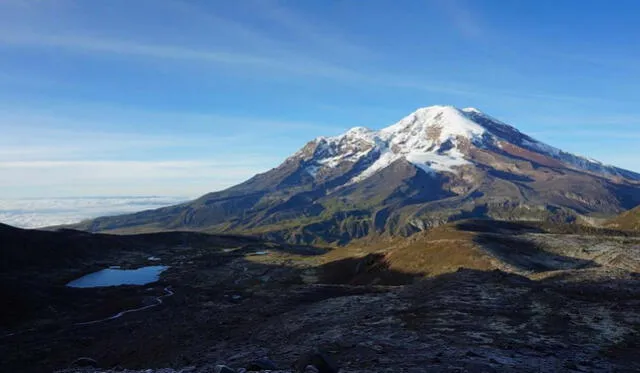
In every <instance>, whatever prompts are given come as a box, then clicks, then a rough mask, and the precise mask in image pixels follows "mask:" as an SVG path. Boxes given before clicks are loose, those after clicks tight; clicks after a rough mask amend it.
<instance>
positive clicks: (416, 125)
mask: <svg viewBox="0 0 640 373" xmlns="http://www.w3.org/2000/svg"><path fill="white" fill-rule="evenodd" d="M312 143H313V144H314V145H315V150H314V153H313V156H312V157H311V158H307V159H306V162H305V163H306V167H305V170H306V171H307V173H308V174H309V175H311V176H312V177H314V178H316V177H317V176H318V173H319V172H320V171H322V170H323V169H326V168H335V167H338V166H339V165H340V164H342V163H343V162H350V163H357V162H358V161H360V160H362V159H364V158H365V157H371V158H372V162H370V164H369V165H368V167H366V168H365V169H363V170H362V171H361V172H360V173H359V174H358V175H356V176H354V177H353V178H352V179H351V180H350V181H349V182H348V183H347V184H351V183H355V182H359V181H362V180H364V179H366V178H368V177H370V176H372V175H374V174H376V173H377V172H378V171H380V170H382V169H384V168H386V167H387V166H389V165H390V164H392V163H393V162H395V161H397V160H400V159H405V160H406V161H408V162H410V163H412V164H413V165H415V166H416V167H418V168H420V169H421V170H423V171H425V172H427V173H430V174H432V173H438V172H451V173H455V172H457V170H458V168H459V167H461V166H465V165H469V164H471V163H472V160H471V157H469V152H470V149H471V147H472V146H474V147H477V148H488V147H490V148H496V149H500V148H501V147H502V144H503V143H509V144H512V145H516V146H519V147H522V148H523V149H526V150H528V151H532V152H535V153H538V154H542V155H544V156H547V157H550V158H553V159H557V160H559V161H562V162H565V163H567V164H569V165H570V166H572V167H573V168H576V169H579V170H582V171H589V172H595V173H602V174H605V175H607V176H611V177H625V178H631V179H635V180H640V175H638V174H634V173H628V172H626V171H624V170H620V169H618V168H616V167H613V166H607V165H604V164H602V163H600V162H598V161H595V160H591V159H588V158H585V157H581V156H577V155H573V154H570V153H566V152H562V151H561V150H559V149H557V148H554V147H552V146H550V145H547V144H544V143H542V142H540V141H537V140H535V139H533V138H531V137H529V136H527V135H525V134H523V133H521V132H520V131H518V130H517V129H516V128H515V127H513V126H510V125H508V124H506V123H503V122H501V121H499V120H496V119H494V118H493V117H491V116H489V115H487V114H485V113H483V112H481V111H480V110H478V109H475V108H464V109H458V108H456V107H453V106H429V107H425V108H420V109H418V110H416V111H415V112H413V113H411V114H410V115H408V116H406V117H405V118H403V119H401V120H400V121H399V122H397V123H395V124H393V125H391V126H389V127H386V128H383V129H381V130H379V131H374V130H371V129H368V128H365V127H355V128H352V129H350V130H348V131H347V132H346V133H344V134H342V135H339V136H334V137H319V138H316V139H315V140H313V141H312ZM301 155H302V153H301V152H298V153H296V154H294V155H293V156H292V157H291V158H295V157H300V156H301Z"/></svg>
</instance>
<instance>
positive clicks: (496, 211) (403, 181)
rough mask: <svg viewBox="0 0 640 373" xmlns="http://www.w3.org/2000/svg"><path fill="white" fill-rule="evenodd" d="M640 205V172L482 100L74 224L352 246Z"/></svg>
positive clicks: (348, 136) (432, 110) (333, 140)
mask: <svg viewBox="0 0 640 373" xmlns="http://www.w3.org/2000/svg"><path fill="white" fill-rule="evenodd" d="M639 203H640V174H637V173H634V172H631V171H627V170H623V169H620V168H617V167H613V166H608V165H604V164H602V163H600V162H597V161H595V160H592V159H589V158H584V157H581V156H577V155H573V154H570V153H567V152H564V151H562V150H560V149H557V148H554V147H552V146H549V145H546V144H544V143H541V142H539V141H537V140H535V139H533V138H531V137H530V136H527V135H526V134H524V133H522V132H520V131H518V130H517V129H516V128H515V127H512V126H510V125H508V124H505V123H503V122H501V121H499V120H497V119H495V118H493V117H491V116H489V115H487V114H485V113H482V112H480V111H479V110H476V109H473V108H467V109H458V108H455V107H451V106H431V107H426V108H422V109H419V110H417V111H415V112H414V113H412V114H410V115H409V116H407V117H405V118H404V119H402V120H400V121H399V122H398V123H396V124H394V125H392V126H389V127H387V128H384V129H382V130H379V131H373V130H370V129H367V128H362V127H358V128H353V129H351V130H349V131H347V132H346V133H345V134H343V135H340V136H336V137H319V138H317V139H315V140H313V141H311V142H309V143H308V144H306V145H305V146H304V147H303V148H302V149H300V150H299V151H298V152H296V153H295V154H293V155H292V156H290V157H289V158H287V159H286V160H285V161H284V162H283V163H282V164H281V165H280V166H278V167H276V168H274V169H272V170H270V171H268V172H265V173H262V174H258V175H256V176H254V177H252V178H251V179H249V180H247V181H246V182H244V183H242V184H239V185H237V186H234V187H231V188H229V189H227V190H224V191H220V192H214V193H209V194H207V195H204V196H202V197H201V198H198V199H197V200H195V201H192V202H188V203H183V204H180V205H175V206H171V207H166V208H161V209H156V210H149V211H143V212H139V213H135V214H128V215H121V216H114V217H103V218H98V219H94V220H91V221H87V222H83V223H81V224H78V225H75V226H74V228H77V229H82V230H87V231H91V232H123V233H133V232H149V231H163V230H177V229H180V230H183V229H187V230H198V231H206V232H215V233H219V232H236V233H238V232H242V233H250V234H258V235H262V236H264V237H267V238H269V239H275V240H280V241H288V242H291V243H338V244H346V243H348V242H350V241H351V240H353V239H357V238H362V237H366V236H408V235H411V234H413V233H416V232H419V231H423V230H426V229H428V228H430V227H434V226H438V225H442V224H444V223H446V222H449V221H456V220H461V219H468V218H488V219H496V220H537V221H552V222H572V221H575V220H578V219H580V217H582V216H597V217H602V216H613V215H616V214H618V213H620V212H622V211H624V210H626V209H629V208H631V207H633V206H636V205H638V204H639Z"/></svg>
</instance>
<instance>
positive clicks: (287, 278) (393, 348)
mask: <svg viewBox="0 0 640 373" xmlns="http://www.w3.org/2000/svg"><path fill="white" fill-rule="evenodd" d="M0 242H2V245H1V247H0V250H1V251H0V255H2V257H1V258H2V272H1V273H0V283H1V284H2V289H1V294H0V296H2V298H3V299H4V307H2V314H1V317H0V328H1V329H0V356H2V359H1V362H0V371H3V372H5V371H6V372H51V371H53V370H56V369H65V368H67V367H69V366H70V364H71V363H72V362H73V361H74V360H75V359H76V358H78V357H91V358H93V359H95V360H96V361H97V362H98V366H99V368H102V369H115V368H128V369H149V368H152V369H155V368H174V369H177V370H179V369H182V368H184V367H195V368H194V369H195V370H196V371H203V372H204V371H212V367H213V365H214V364H215V363H218V362H226V363H228V364H229V365H231V366H233V367H241V366H245V364H247V363H248V362H250V361H251V360H253V359H255V358H260V357H263V356H268V357H270V358H271V359H272V360H273V361H275V362H276V363H277V364H278V365H279V366H281V367H282V368H289V367H290V366H291V364H292V363H293V362H295V361H296V359H297V358H298V357H299V356H300V355H301V354H303V353H305V352H307V351H310V350H313V349H316V348H320V349H323V350H324V351H326V352H327V353H328V354H331V355H333V357H334V358H335V359H336V360H337V361H338V362H339V364H340V365H341V366H342V368H343V371H344V372H465V371H468V372H558V371H566V372H580V371H582V372H634V371H638V370H640V355H638V353H637V352H638V350H639V349H640V336H639V335H640V275H639V272H640V237H638V236H637V234H635V233H630V232H618V231H615V230H612V229H608V230H605V229H596V228H590V227H580V226H576V225H573V226H562V225H545V224H543V223H518V222H494V221H482V220H467V221H462V222H460V223H457V224H452V225H445V226H442V227H439V228H436V229H432V230H429V231H426V232H422V233H418V234H415V235H413V236H411V237H410V238H408V239H393V238H384V239H383V238H379V239H371V240H362V241H357V242H353V243H352V244H350V245H348V246H345V247H333V248H318V247H311V246H301V245H288V244H278V243H273V242H267V241H263V240H258V239H256V238H251V237H242V236H219V235H208V234H203V233H195V232H168V233H157V234H143V235H133V236H112V235H94V234H88V233H83V232H77V231H62V232H40V231H25V230H19V229H15V228H11V227H7V226H1V229H0ZM27 250H28V251H27ZM150 255H153V256H156V257H159V258H160V259H161V261H160V262H159V263H161V264H164V265H169V266H171V268H170V269H169V270H168V271H166V272H165V273H163V275H162V276H161V279H160V281H159V282H157V283H154V284H151V285H149V286H119V287H108V288H99V289H71V288H67V287H65V284H66V283H67V282H68V281H70V280H72V279H75V278H77V277H79V276H80V275H82V274H85V273H89V272H92V271H94V270H96V269H100V268H104V267H107V266H111V265H120V266H122V267H123V268H135V267H140V266H144V265H148V264H149V260H148V257H149V256H150ZM157 263H158V262H154V264H157ZM165 289H170V290H171V291H172V292H173V293H174V294H173V295H172V296H166V297H165V298H163V304H161V305H159V306H157V307H153V308H149V309H146V310H143V311H140V312H134V313H129V314H126V315H124V316H122V317H120V318H117V319H114V320H110V321H105V322H100V323H95V324H90V325H77V324H78V323H82V322H87V321H91V320H98V319H103V318H105V317H108V316H111V315H113V314H116V313H118V312H120V311H122V310H124V309H130V308H136V307H140V306H141V305H145V304H151V303H152V301H153V300H154V299H155V298H156V297H159V296H162V295H167V292H166V290H165Z"/></svg>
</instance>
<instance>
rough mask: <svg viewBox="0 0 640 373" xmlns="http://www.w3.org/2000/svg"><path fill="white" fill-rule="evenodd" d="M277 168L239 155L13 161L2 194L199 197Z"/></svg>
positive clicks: (5, 167) (2, 168) (3, 166)
mask: <svg viewBox="0 0 640 373" xmlns="http://www.w3.org/2000/svg"><path fill="white" fill-rule="evenodd" d="M273 165H274V164H273V163H271V162H269V159H265V158H263V157H262V158H258V157H256V158H249V157H243V156H242V155H240V154H238V155H237V159H235V160H234V159H229V158H228V157H224V158H219V159H208V160H189V161H13V162H1V163H0V174H2V176H3V177H2V178H1V179H0V193H2V195H3V196H5V197H7V196H8V197H11V196H28V195H30V194H31V193H33V196H41V197H42V196H82V195H105V194H106V195H108V194H113V191H115V190H117V191H119V193H128V194H133V195H144V194H148V193H149V191H150V190H153V191H154V193H158V194H168V195H176V194H182V195H184V194H189V195H199V194H204V193H206V192H210V191H213V190H218V189H221V188H224V187H228V186H231V185H234V184H237V183H239V182H241V181H243V180H245V179H248V178H249V177H251V176H253V175H254V174H256V173H258V172H263V171H265V170H266V169H268V168H270V167H272V166H273Z"/></svg>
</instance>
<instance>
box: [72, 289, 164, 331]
mask: <svg viewBox="0 0 640 373" xmlns="http://www.w3.org/2000/svg"><path fill="white" fill-rule="evenodd" d="M164 292H165V294H164V295H161V296H159V297H157V298H156V303H155V304H150V305H148V306H144V307H138V308H131V309H128V310H124V311H122V312H118V313H116V314H115V315H113V316H109V317H106V318H104V319H99V320H93V321H85V322H79V323H75V324H73V325H77V326H83V325H92V324H98V323H101V322H105V321H109V320H115V319H117V318H119V317H121V316H123V315H126V314H128V313H133V312H138V311H144V310H147V309H149V308H153V307H157V306H159V305H161V304H162V299H163V298H167V297H170V296H172V295H173V294H175V293H174V292H173V291H172V290H171V287H170V286H167V287H166V288H164Z"/></svg>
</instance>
